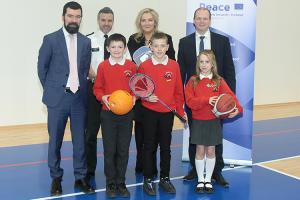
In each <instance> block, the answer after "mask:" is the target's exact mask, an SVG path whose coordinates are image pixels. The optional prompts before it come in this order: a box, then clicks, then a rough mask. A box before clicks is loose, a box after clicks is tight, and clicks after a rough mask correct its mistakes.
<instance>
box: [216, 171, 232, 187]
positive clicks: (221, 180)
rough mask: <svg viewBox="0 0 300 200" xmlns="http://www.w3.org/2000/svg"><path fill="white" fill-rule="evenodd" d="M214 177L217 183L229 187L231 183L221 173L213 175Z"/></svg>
mask: <svg viewBox="0 0 300 200" xmlns="http://www.w3.org/2000/svg"><path fill="white" fill-rule="evenodd" d="M212 179H214V180H215V181H216V183H217V184H219V185H221V186H222V187H224V188H228V187H229V183H228V182H227V181H226V180H225V178H224V177H223V175H222V174H221V173H219V174H215V175H213V177H212Z"/></svg>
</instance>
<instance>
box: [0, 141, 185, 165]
mask: <svg viewBox="0 0 300 200" xmlns="http://www.w3.org/2000/svg"><path fill="white" fill-rule="evenodd" d="M179 147H182V144H172V145H171V148H179ZM129 154H136V150H134V149H133V148H132V149H130V150H129ZM97 157H104V155H103V151H99V152H97ZM61 160H62V161H68V160H73V157H70V156H69V157H62V158H61ZM45 163H48V160H39V161H32V162H22V163H12V164H2V165H1V164H0V169H2V168H9V167H24V166H31V165H39V164H45Z"/></svg>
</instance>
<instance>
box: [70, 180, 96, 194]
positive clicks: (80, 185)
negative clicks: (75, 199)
mask: <svg viewBox="0 0 300 200" xmlns="http://www.w3.org/2000/svg"><path fill="white" fill-rule="evenodd" d="M74 187H75V188H77V189H79V190H80V191H81V192H83V193H85V194H90V193H94V192H95V190H94V189H93V188H92V187H91V186H90V184H89V183H88V181H87V180H86V179H84V178H82V179H78V180H76V181H75V184H74Z"/></svg>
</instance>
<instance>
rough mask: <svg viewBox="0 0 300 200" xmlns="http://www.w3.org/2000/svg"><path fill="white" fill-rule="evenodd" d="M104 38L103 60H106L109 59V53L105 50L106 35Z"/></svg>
mask: <svg viewBox="0 0 300 200" xmlns="http://www.w3.org/2000/svg"><path fill="white" fill-rule="evenodd" d="M104 37H105V40H104V60H106V59H108V58H109V52H108V51H107V49H106V42H107V38H108V35H107V34H105V35H104Z"/></svg>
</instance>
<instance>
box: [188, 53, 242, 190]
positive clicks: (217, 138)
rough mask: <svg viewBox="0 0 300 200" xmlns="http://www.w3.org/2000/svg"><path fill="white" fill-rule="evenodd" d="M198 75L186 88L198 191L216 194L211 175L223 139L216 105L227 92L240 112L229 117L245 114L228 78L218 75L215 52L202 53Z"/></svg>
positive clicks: (199, 58) (198, 65) (235, 111)
mask: <svg viewBox="0 0 300 200" xmlns="http://www.w3.org/2000/svg"><path fill="white" fill-rule="evenodd" d="M196 74H197V75H195V76H193V77H191V78H190V80H189V82H188V83H187V85H186V88H185V99H186V104H187V105H188V106H189V108H191V110H192V119H193V123H192V130H191V143H192V144H196V145H197V147H196V158H195V164H196V171H197V175H198V184H197V186H196V192H198V193H203V192H207V193H212V192H213V186H212V184H211V176H212V173H213V170H214V166H215V146H216V145H218V144H221V143H222V139H223V136H222V126H221V121H220V119H219V118H217V117H216V116H215V115H214V114H213V112H212V108H213V105H214V104H215V103H216V100H217V98H218V96H219V95H220V94H223V93H227V94H230V95H231V96H233V97H234V99H235V101H236V104H237V107H236V109H235V110H234V111H233V112H232V113H230V114H229V116H228V118H233V117H235V116H236V115H237V114H239V113H241V112H243V108H242V107H241V105H240V104H239V102H238V100H237V98H236V97H235V95H234V93H233V92H232V91H231V90H230V88H229V87H228V85H227V84H226V82H225V81H224V79H223V78H222V77H220V76H219V75H218V73H217V64H216V58H215V55H214V53H213V51H211V50H204V51H202V52H201V53H200V54H199V56H198V60H197V66H196ZM205 156H206V161H205ZM204 168H205V172H206V173H205V178H204Z"/></svg>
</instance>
